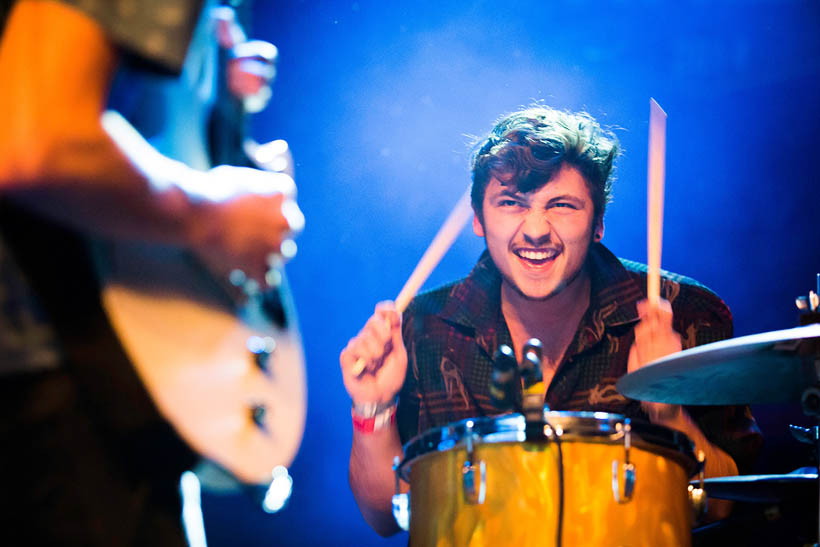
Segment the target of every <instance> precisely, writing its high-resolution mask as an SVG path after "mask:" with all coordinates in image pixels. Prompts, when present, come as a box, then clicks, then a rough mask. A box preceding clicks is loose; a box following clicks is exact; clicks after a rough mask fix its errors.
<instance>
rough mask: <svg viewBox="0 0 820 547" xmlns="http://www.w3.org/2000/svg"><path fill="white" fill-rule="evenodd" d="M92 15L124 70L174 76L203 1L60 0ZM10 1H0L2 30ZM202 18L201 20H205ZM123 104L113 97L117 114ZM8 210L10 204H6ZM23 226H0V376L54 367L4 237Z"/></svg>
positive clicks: (53, 348) (46, 333) (34, 302)
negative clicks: (118, 57)
mask: <svg viewBox="0 0 820 547" xmlns="http://www.w3.org/2000/svg"><path fill="white" fill-rule="evenodd" d="M62 2H63V3H65V4H69V5H72V6H74V7H76V8H77V9H79V10H81V11H83V12H84V13H85V14H87V15H89V16H90V17H92V18H93V19H94V20H95V21H96V22H97V23H99V24H100V25H101V26H102V27H103V28H104V30H105V31H106V33H107V34H108V36H109V37H110V38H111V39H112V41H113V42H114V43H115V44H116V45H117V47H118V48H119V49H120V51H121V53H122V55H123V58H124V61H125V63H124V69H123V70H124V71H127V72H132V73H136V72H141V73H144V74H149V73H153V74H161V75H164V76H167V75H173V74H178V73H179V72H180V70H181V69H182V66H183V63H184V61H185V59H186V54H187V51H188V48H189V43H190V42H191V37H192V34H193V31H194V28H195V26H196V24H197V21H198V20H199V19H200V18H199V17H198V15H199V13H200V10H201V9H202V6H203V1H202V0H139V1H137V0H62ZM13 4H14V2H13V1H6V0H0V29H3V28H4V27H5V18H6V17H7V16H8V14H9V13H10V11H11V7H12V6H13ZM203 19H204V18H203ZM124 102H125V101H124V100H123V97H121V96H115V97H112V101H111V102H110V104H109V106H110V107H111V108H113V109H115V110H119V109H120V106H121V105H123V103H124ZM6 205H7V206H8V204H6ZM26 228H27V227H22V226H9V225H7V224H6V223H4V225H3V226H0V376H2V375H8V374H13V373H20V372H34V371H38V370H49V369H54V368H57V367H58V365H59V363H60V360H61V357H60V350H59V344H58V342H57V336H56V335H55V332H54V328H53V327H52V325H51V324H50V321H49V320H48V319H47V315H46V313H44V312H43V308H42V306H41V305H40V303H39V302H38V299H37V296H36V295H35V291H33V290H32V288H31V284H30V282H29V280H28V279H27V276H26V275H25V274H24V273H23V271H22V270H21V268H20V265H19V263H18V261H17V260H15V257H14V256H13V254H12V252H11V250H10V249H9V245H8V244H7V241H6V239H4V237H5V238H7V239H8V238H12V237H13V238H16V239H22V245H25V244H26V236H25V233H24V232H26V231H27V229H26Z"/></svg>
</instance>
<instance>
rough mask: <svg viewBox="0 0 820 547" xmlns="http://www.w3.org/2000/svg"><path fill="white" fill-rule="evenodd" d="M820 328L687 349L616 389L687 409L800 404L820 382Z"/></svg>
mask: <svg viewBox="0 0 820 547" xmlns="http://www.w3.org/2000/svg"><path fill="white" fill-rule="evenodd" d="M819 341H820V324H812V325H806V326H802V327H796V328H793V329H786V330H780V331H773V332H765V333H762V334H754V335H751V336H743V337H740V338H732V339H730V340H723V341H721V342H715V343H713V344H706V345H703V346H698V347H695V348H691V349H687V350H684V351H681V352H678V353H675V354H672V355H669V356H666V357H664V358H662V359H658V360H656V361H653V362H652V363H649V364H648V365H646V366H645V367H643V368H641V369H639V370H637V371H635V372H631V373H629V374H627V375H625V376H623V377H622V378H621V379H620V380H618V383H617V384H616V388H617V390H618V391H619V392H620V393H621V394H622V395H624V396H626V397H630V398H632V399H640V400H644V401H654V402H660V403H670V404H686V405H728V404H756V403H782V402H797V401H800V397H801V395H802V393H803V390H804V389H805V388H807V387H809V386H813V385H815V384H816V383H817V372H815V371H814V366H813V363H812V360H813V359H817V358H818V353H817V344H818V343H819Z"/></svg>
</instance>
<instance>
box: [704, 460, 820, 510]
mask: <svg viewBox="0 0 820 547" xmlns="http://www.w3.org/2000/svg"><path fill="white" fill-rule="evenodd" d="M704 487H705V489H706V492H707V494H708V495H709V497H712V498H719V499H725V500H733V501H743V502H751V503H766V504H779V503H782V502H787V501H796V502H798V503H801V504H804V502H810V500H811V499H812V498H814V496H815V492H816V491H817V468H816V467H812V468H800V469H798V470H796V471H794V472H791V473H785V474H779V475H738V476H735V477H713V478H711V479H706V480H705V481H704ZM805 505H808V503H805Z"/></svg>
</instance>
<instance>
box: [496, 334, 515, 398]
mask: <svg viewBox="0 0 820 547" xmlns="http://www.w3.org/2000/svg"><path fill="white" fill-rule="evenodd" d="M517 365H518V363H517V362H516V361H515V354H514V353H513V350H512V348H511V347H510V346H508V345H507V344H501V345H500V346H499V347H498V349H497V350H496V352H495V355H494V356H493V374H492V378H491V380H490V398H491V399H492V402H493V406H495V407H496V408H497V409H499V410H510V409H512V408H513V406H514V398H513V386H514V385H515V382H516V381H517V379H518V368H517Z"/></svg>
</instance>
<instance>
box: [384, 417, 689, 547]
mask: <svg viewBox="0 0 820 547" xmlns="http://www.w3.org/2000/svg"><path fill="white" fill-rule="evenodd" d="M404 453H405V457H404V460H403V461H402V462H401V464H400V465H399V466H398V467H397V469H396V472H397V473H398V474H399V476H401V477H402V478H403V479H404V480H406V481H407V482H409V484H410V493H409V496H410V502H409V507H410V523H409V526H410V543H411V545H425V546H427V545H436V546H440V547H444V546H459V547H460V546H478V545H555V544H556V541H557V538H558V533H559V529H558V528H559V520H560V527H561V530H560V534H561V545H563V546H570V545H596V546H606V545H611V546H650V545H651V546H658V545H683V546H687V545H690V544H691V529H692V519H693V516H692V509H691V504H690V501H689V496H688V491H687V486H688V483H689V478H690V477H691V476H692V475H693V474H694V473H695V472H697V470H698V463H697V461H696V460H695V458H694V455H693V448H692V443H691V441H689V439H688V438H687V437H686V436H685V435H683V434H681V433H679V432H676V431H673V430H670V429H668V428H664V427H660V426H655V425H651V424H642V423H641V424H638V423H635V422H633V421H630V420H629V419H627V418H624V417H623V416H620V415H615V414H606V413H591V412H545V413H544V420H543V422H540V423H529V424H527V423H526V422H525V420H524V417H523V416H521V415H520V414H511V415H506V416H500V417H495V418H475V419H470V420H462V421H460V422H455V423H453V424H450V425H448V426H445V427H442V428H436V429H432V430H430V431H428V432H427V433H424V434H422V435H420V436H418V437H415V438H414V439H412V440H411V441H410V442H408V443H407V444H406V445H405V449H404ZM630 479H632V482H631V485H630V484H629V483H630Z"/></svg>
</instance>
